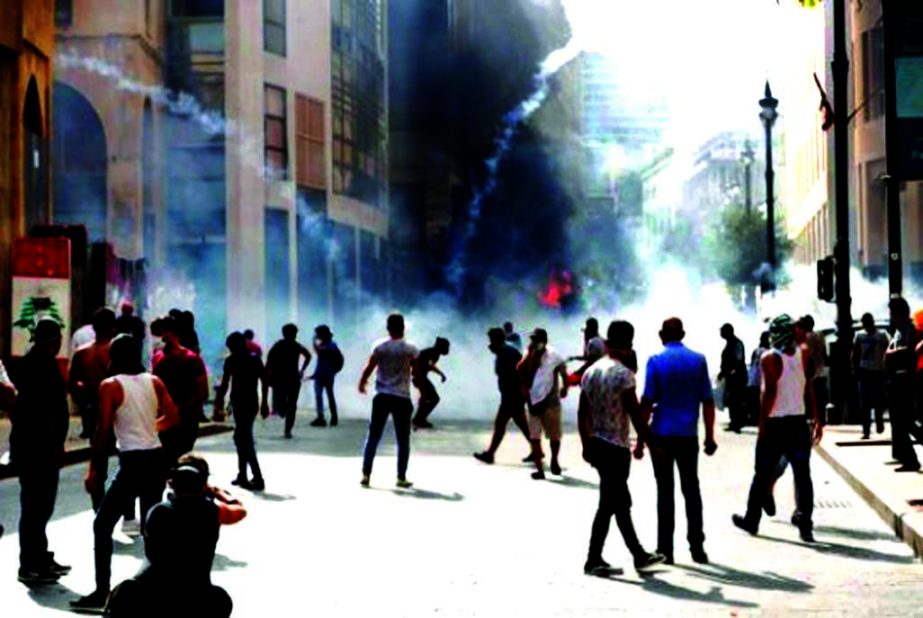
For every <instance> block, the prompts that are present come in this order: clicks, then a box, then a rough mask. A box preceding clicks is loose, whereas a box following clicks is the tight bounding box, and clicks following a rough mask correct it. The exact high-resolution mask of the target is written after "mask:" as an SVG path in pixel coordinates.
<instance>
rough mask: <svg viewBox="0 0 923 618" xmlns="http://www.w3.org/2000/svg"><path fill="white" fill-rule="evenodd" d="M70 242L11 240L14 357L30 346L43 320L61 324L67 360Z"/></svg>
mask: <svg viewBox="0 0 923 618" xmlns="http://www.w3.org/2000/svg"><path fill="white" fill-rule="evenodd" d="M70 274H71V273H70V241H69V240H68V239H66V238H20V239H17V240H14V241H13V303H12V317H13V319H12V326H13V332H12V337H11V342H12V354H13V356H23V355H25V354H26V352H28V351H29V347H30V346H31V339H32V332H33V331H34V330H35V325H36V324H37V323H38V321H39V320H40V319H42V318H46V317H47V318H51V319H53V320H55V321H56V322H58V323H59V324H60V325H61V331H62V333H63V335H64V341H65V345H63V346H62V347H61V351H60V353H59V354H58V356H59V358H63V359H66V358H67V355H68V352H69V351H68V349H67V345H66V342H67V341H68V339H69V333H70V327H71V325H70V317H71V278H70Z"/></svg>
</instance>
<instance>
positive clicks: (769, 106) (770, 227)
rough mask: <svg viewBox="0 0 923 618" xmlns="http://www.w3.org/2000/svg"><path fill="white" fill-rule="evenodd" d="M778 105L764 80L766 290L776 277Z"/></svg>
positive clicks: (771, 287)
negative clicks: (774, 164)
mask: <svg viewBox="0 0 923 618" xmlns="http://www.w3.org/2000/svg"><path fill="white" fill-rule="evenodd" d="M778 107H779V100H778V99H776V98H775V97H773V96H772V90H770V88H769V82H768V81H767V82H766V91H765V93H764V96H763V98H762V99H760V108H761V111H760V120H762V121H763V128H765V129H766V254H767V255H766V257H767V261H768V263H769V283H768V286H767V287H766V289H767V291H772V290H774V289H775V277H776V218H775V194H774V191H773V181H774V180H775V171H774V170H773V168H772V126H773V125H774V124H775V122H776V119H777V118H778V117H779V112H777V111H776V108H778Z"/></svg>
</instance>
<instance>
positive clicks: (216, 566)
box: [212, 553, 249, 571]
mask: <svg viewBox="0 0 923 618" xmlns="http://www.w3.org/2000/svg"><path fill="white" fill-rule="evenodd" d="M248 564H249V563H248V562H245V561H243V560H234V559H233V558H228V557H227V556H225V555H224V554H218V553H216V554H215V560H214V561H213V562H212V571H226V570H228V569H242V568H244V567H246V566H247V565H248Z"/></svg>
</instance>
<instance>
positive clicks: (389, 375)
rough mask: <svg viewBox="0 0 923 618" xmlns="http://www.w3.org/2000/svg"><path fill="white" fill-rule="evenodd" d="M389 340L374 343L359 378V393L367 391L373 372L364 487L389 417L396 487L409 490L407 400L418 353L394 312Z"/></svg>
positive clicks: (410, 411) (409, 410) (410, 404)
mask: <svg viewBox="0 0 923 618" xmlns="http://www.w3.org/2000/svg"><path fill="white" fill-rule="evenodd" d="M387 328H388V338H387V339H382V340H380V341H378V342H376V343H375V346H374V347H373V348H372V355H371V356H369V360H368V362H367V363H366V364H365V369H363V370H362V377H361V378H360V379H359V392H360V393H362V394H363V395H364V394H365V392H366V387H367V386H368V382H369V378H371V377H372V373H374V372H376V370H377V374H376V377H375V393H376V394H375V398H374V399H373V400H372V415H371V417H370V418H369V429H368V434H367V435H366V438H365V448H364V449H363V457H362V481H361V484H362V486H363V487H368V486H369V482H370V478H371V476H372V464H373V463H374V461H375V452H376V451H377V450H378V442H379V440H381V434H382V433H383V432H384V429H385V423H387V422H388V416H391V417H392V420H393V422H394V437H395V439H396V441H397V486H398V487H401V488H408V487H411V486H412V485H413V483H411V482H410V481H408V480H407V464H408V462H409V461H410V415H411V414H413V402H412V401H411V400H410V372H411V367H412V365H413V362H414V360H416V358H417V355H418V351H417V348H416V346H414V345H413V344H411V343H408V342H407V341H404V316H402V315H400V314H399V313H393V314H391V315H389V316H388V323H387Z"/></svg>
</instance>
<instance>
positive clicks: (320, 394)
mask: <svg viewBox="0 0 923 618" xmlns="http://www.w3.org/2000/svg"><path fill="white" fill-rule="evenodd" d="M314 353H315V354H316V355H317V365H316V366H315V367H314V375H312V376H311V378H312V379H313V380H314V407H315V408H316V411H317V418H315V419H314V420H313V421H311V427H326V426H327V420H326V419H325V418H324V393H325V392H326V393H327V402H328V403H329V404H330V426H331V427H336V426H337V424H338V423H339V422H340V421H339V417H338V416H337V398H336V396H335V395H334V394H333V384H334V381H335V380H336V375H337V374H338V373H339V372H340V371H341V370H342V369H343V353H342V352H341V351H340V348H339V347H338V346H337V344H336V342H335V341H334V340H333V332H332V331H331V330H330V327H329V326H327V325H326V324H321V325H320V326H318V327H316V328H315V329H314Z"/></svg>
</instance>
